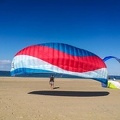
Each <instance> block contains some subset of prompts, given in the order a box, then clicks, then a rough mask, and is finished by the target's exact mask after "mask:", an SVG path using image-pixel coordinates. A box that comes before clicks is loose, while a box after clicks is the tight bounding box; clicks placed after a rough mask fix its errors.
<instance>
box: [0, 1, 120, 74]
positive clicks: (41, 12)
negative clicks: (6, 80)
mask: <svg viewBox="0 0 120 120" xmlns="http://www.w3.org/2000/svg"><path fill="white" fill-rule="evenodd" d="M45 42H63V43H67V44H70V45H73V46H76V47H79V48H82V49H85V50H89V51H91V52H93V53H95V54H96V55H98V56H99V57H101V58H104V57H105V56H108V55H113V56H116V57H118V58H120V1H119V0H0V70H10V64H11V61H12V59H13V57H14V55H15V54H16V53H17V52H18V51H19V50H21V49H23V48H24V47H26V46H29V45H33V44H39V43H45ZM106 64H107V67H108V72H109V74H115V75H120V64H119V63H118V62H117V61H116V60H115V59H111V60H109V61H107V62H106Z"/></svg>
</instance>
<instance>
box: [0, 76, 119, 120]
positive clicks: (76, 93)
mask: <svg viewBox="0 0 120 120" xmlns="http://www.w3.org/2000/svg"><path fill="white" fill-rule="evenodd" d="M48 81H49V78H20V77H0V120H120V90H117V89H114V90H113V89H109V88H103V87H101V83H100V82H98V81H95V80H91V79H89V80H88V79H70V78H69V79H66V78H55V89H54V90H51V89H50V86H49V84H48Z"/></svg>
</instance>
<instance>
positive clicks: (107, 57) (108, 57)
mask: <svg viewBox="0 0 120 120" xmlns="http://www.w3.org/2000/svg"><path fill="white" fill-rule="evenodd" d="M111 58H114V59H116V60H117V61H118V62H119V63H120V59H119V58H117V57H115V56H106V57H104V58H103V61H104V62H106V61H107V60H109V59H111Z"/></svg>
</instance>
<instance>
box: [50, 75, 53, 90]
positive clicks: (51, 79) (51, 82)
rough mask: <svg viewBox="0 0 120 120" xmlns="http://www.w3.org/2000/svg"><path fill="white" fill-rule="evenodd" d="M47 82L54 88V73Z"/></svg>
mask: <svg viewBox="0 0 120 120" xmlns="http://www.w3.org/2000/svg"><path fill="white" fill-rule="evenodd" d="M49 84H50V87H51V89H54V75H51V77H50V81H49Z"/></svg>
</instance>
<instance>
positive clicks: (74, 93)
mask: <svg viewBox="0 0 120 120" xmlns="http://www.w3.org/2000/svg"><path fill="white" fill-rule="evenodd" d="M28 94H35V95H50V96H67V97H97V96H107V95H109V92H107V91H54V90H50V91H48V90H42V91H32V92H29V93H28Z"/></svg>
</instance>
